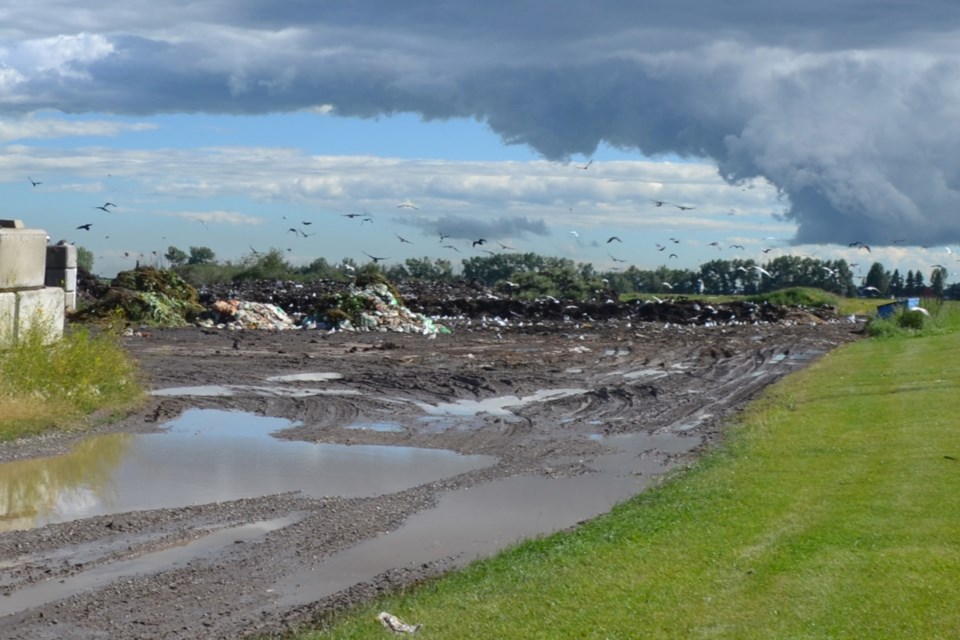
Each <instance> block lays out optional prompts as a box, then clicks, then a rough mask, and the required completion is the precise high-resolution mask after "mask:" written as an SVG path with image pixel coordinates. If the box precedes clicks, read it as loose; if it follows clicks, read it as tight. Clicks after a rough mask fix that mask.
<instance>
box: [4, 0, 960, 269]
mask: <svg viewBox="0 0 960 640" xmlns="http://www.w3.org/2000/svg"><path fill="white" fill-rule="evenodd" d="M8 4H9V3H8ZM23 4H27V3H23ZM95 4H96V6H95V7H81V6H77V5H78V3H75V2H68V1H65V0H34V2H32V3H29V6H10V7H3V8H0V151H2V152H0V203H2V204H0V206H2V207H3V210H2V211H0V217H2V218H18V219H21V220H23V221H24V223H25V224H26V225H27V226H28V227H32V228H42V229H45V230H46V231H47V233H48V234H49V235H50V238H51V241H53V242H56V241H58V240H61V239H64V240H67V241H69V242H73V243H76V244H78V245H81V246H84V247H86V248H88V249H90V250H91V251H92V252H93V253H94V256H95V265H94V266H95V268H94V270H95V271H96V272H97V273H99V274H101V275H107V276H111V275H113V274H115V273H116V272H117V271H118V270H122V269H126V268H130V267H132V266H133V265H134V264H135V263H136V262H137V261H138V260H139V261H140V262H141V263H143V264H152V263H158V262H159V261H160V260H161V257H162V255H163V254H164V253H166V251H167V248H168V247H170V246H177V247H179V248H181V249H183V250H185V251H186V250H189V247H191V246H204V247H209V248H211V249H213V250H214V252H215V254H216V256H217V258H218V259H221V260H240V259H242V258H243V257H244V256H245V255H249V254H250V253H251V252H252V251H259V252H262V251H266V250H268V249H271V248H276V249H280V250H281V251H283V252H284V254H285V255H286V256H287V259H288V260H289V261H290V262H292V263H293V264H297V265H299V264H308V263H309V262H311V261H312V260H314V259H316V258H318V257H324V258H326V259H327V260H328V261H329V262H331V263H336V262H338V261H339V260H341V259H343V258H351V259H353V260H355V261H357V262H359V263H363V262H367V261H368V260H369V256H376V257H382V258H386V259H387V260H386V262H387V263H388V264H389V263H400V262H402V261H404V260H405V259H407V258H420V257H429V258H444V259H448V260H451V261H452V262H453V263H454V265H455V266H456V265H459V263H460V260H462V259H465V258H469V257H471V256H484V255H487V254H486V253H484V252H485V251H486V252H495V253H496V252H509V251H524V252H526V251H533V252H536V253H540V254H544V255H553V256H559V257H566V258H570V259H573V260H575V261H577V262H590V263H593V264H594V265H595V266H596V267H597V268H599V269H610V268H623V267H624V266H626V265H630V264H633V265H636V266H637V267H638V268H641V269H652V268H656V267H657V266H659V265H666V266H669V267H675V268H690V269H696V268H697V267H698V265H700V264H702V263H703V262H704V261H708V260H713V259H718V258H719V259H728V260H730V259H734V258H742V259H746V258H753V259H755V260H757V261H758V262H761V263H762V262H765V261H767V260H770V259H772V258H774V257H777V256H779V255H788V254H793V255H805V256H811V257H815V258H820V259H823V260H834V259H840V258H843V259H846V260H847V261H848V262H850V263H855V264H858V265H859V267H857V268H855V269H854V272H855V273H856V272H858V271H859V272H860V273H862V274H866V272H867V270H868V269H869V266H870V264H871V263H872V262H874V261H879V262H882V263H883V264H884V265H885V266H886V267H887V268H888V269H890V270H892V269H894V268H899V269H900V270H901V271H902V272H905V271H907V270H908V269H909V270H921V271H923V272H924V273H925V274H929V273H930V271H931V270H932V268H933V265H944V266H946V267H947V269H948V272H949V273H950V274H951V276H950V277H949V278H948V282H949V281H957V278H956V276H955V275H954V271H960V265H958V264H957V259H960V255H957V254H958V253H960V246H957V244H958V243H960V215H958V212H960V206H958V205H960V154H958V153H957V152H956V150H957V149H960V117H958V116H960V100H958V98H960V37H958V36H960V3H956V2H955V1H954V0H919V1H917V0H913V1H910V2H906V1H902V2H901V1H898V0H887V1H885V2H877V1H875V0H872V1H867V0H807V1H805V2H803V3H796V2H786V1H783V0H740V1H738V2H736V3H729V2H727V3H721V2H716V1H715V0H711V1H709V2H707V1H704V0H662V1H661V0H652V1H645V2H635V1H633V0H622V1H615V0H608V1H604V0H599V1H597V2H592V3H584V2H570V1H568V0H511V1H510V2H503V1H502V0H488V1H487V2H484V3H478V2H467V1H465V0H463V1H457V0H433V1H424V0H406V1H405V2H396V1H395V0H369V1H365V2H356V1H354V2H350V1H346V0H340V1H339V2H326V1H322V0H316V1H313V2H304V1H302V0H297V1H282V0H279V1H278V0H274V1H271V2H265V1H260V0H232V1H230V2H224V1H207V2H205V1H202V0H201V1H196V0H191V1H190V2H186V1H179V0H173V1H169V2H163V3H158V2H143V1H141V0H124V1H123V2H119V1H116V0H103V1H102V2H98V3H95ZM108 202H109V203H112V205H115V206H112V205H106V203H108ZM658 202H660V203H662V204H660V205H658V204H657V203H658ZM98 207H103V209H106V211H104V210H103V209H101V208H98ZM348 214H360V216H356V217H348ZM364 218H369V220H368V221H366V222H364ZM85 224H90V225H91V226H90V228H89V230H85V229H78V228H77V227H78V226H79V225H85ZM441 236H443V237H442V238H441ZM480 238H483V239H485V240H486V242H485V243H484V244H476V245H475V244H474V241H475V240H478V239H480ZM613 238H616V239H613ZM854 242H861V243H866V244H867V245H868V246H869V247H870V249H869V250H867V249H864V248H859V247H852V246H850V244H851V243H854ZM660 247H665V249H663V250H660ZM671 254H673V257H671Z"/></svg>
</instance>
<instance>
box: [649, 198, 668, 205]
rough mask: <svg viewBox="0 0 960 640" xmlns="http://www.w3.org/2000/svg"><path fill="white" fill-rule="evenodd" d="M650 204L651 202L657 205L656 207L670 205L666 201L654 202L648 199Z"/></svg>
mask: <svg viewBox="0 0 960 640" xmlns="http://www.w3.org/2000/svg"><path fill="white" fill-rule="evenodd" d="M650 202H652V203H653V204H655V205H657V206H658V207H662V206H663V205H665V204H670V203H669V202H667V201H666V200H654V199H653V198H651V199H650Z"/></svg>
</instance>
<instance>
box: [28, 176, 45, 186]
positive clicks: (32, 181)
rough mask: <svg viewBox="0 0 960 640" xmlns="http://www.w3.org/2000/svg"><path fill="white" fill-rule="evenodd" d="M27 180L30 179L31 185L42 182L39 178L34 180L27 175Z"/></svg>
mask: <svg viewBox="0 0 960 640" xmlns="http://www.w3.org/2000/svg"><path fill="white" fill-rule="evenodd" d="M27 180H29V181H30V184H32V185H33V186H37V185H40V184H43V183H42V182H40V181H39V180H34V179H33V178H31V177H30V176H27Z"/></svg>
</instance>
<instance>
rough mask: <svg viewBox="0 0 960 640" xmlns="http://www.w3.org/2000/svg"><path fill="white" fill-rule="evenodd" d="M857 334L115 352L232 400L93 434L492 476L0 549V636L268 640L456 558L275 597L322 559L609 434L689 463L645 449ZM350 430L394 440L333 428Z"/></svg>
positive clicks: (553, 470) (120, 523) (43, 536)
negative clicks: (171, 427) (207, 413)
mask: <svg viewBox="0 0 960 640" xmlns="http://www.w3.org/2000/svg"><path fill="white" fill-rule="evenodd" d="M856 330H857V327H856V326H855V325H851V324H848V323H844V322H836V323H826V324H824V323H816V322H801V323H798V324H792V323H786V324H783V323H781V324H761V325H744V326H726V327H720V326H713V327H702V326H700V327H697V326H677V325H669V326H664V325H663V324H661V323H639V324H634V325H632V326H631V325H628V324H626V323H622V322H621V323H604V324H600V325H597V326H586V327H584V326H560V327H554V328H548V327H543V328H538V329H534V328H532V327H531V328H528V329H525V330H524V331H506V330H503V331H498V330H497V329H490V330H486V331H468V330H466V329H465V328H460V329H458V330H456V331H455V332H454V333H453V334H452V335H440V336H438V337H437V338H436V339H426V338H425V337H423V336H413V335H407V334H402V335H401V334H384V333H376V334H343V333H340V334H335V335H330V336H327V335H326V334H324V333H322V332H318V331H286V332H273V333H271V332H253V331H247V332H243V333H242V334H239V333H231V332H226V331H213V330H207V331H203V330H199V329H184V330H164V331H151V332H147V333H145V335H142V336H134V337H130V338H127V339H126V342H127V345H128V348H129V350H130V351H131V353H132V354H134V356H135V357H136V358H137V359H139V360H140V361H141V363H142V366H143V369H144V371H145V372H146V375H147V376H148V378H149V379H148V383H149V385H150V386H151V387H152V388H154V389H161V388H169V387H180V386H198V385H230V386H231V388H232V389H233V392H234V394H233V395H230V396H222V397H220V396H211V397H184V396H167V397H155V398H153V399H152V400H151V402H150V404H149V406H148V407H147V408H146V409H145V411H143V412H142V413H141V414H140V415H137V416H134V417H132V418H131V419H128V420H126V421H124V422H123V423H121V424H117V425H112V426H110V427H107V428H105V430H118V431H128V432H146V431H150V430H156V429H158V428H161V427H162V426H163V424H164V423H165V422H166V421H169V420H171V419H174V418H176V417H177V416H178V415H180V414H181V412H182V411H184V410H186V409H188V408H209V409H227V410H236V411H245V412H252V413H256V414H261V415H268V416H276V417H283V418H289V419H291V420H295V421H297V423H299V425H300V426H296V427H294V428H291V429H287V430H285V431H282V432H280V433H279V434H278V435H279V437H282V438H286V439H291V440H307V441H311V442H313V441H322V442H329V443H346V444H391V445H404V446H410V447H425V448H435V449H449V450H453V451H456V452H459V453H462V454H485V455H491V456H495V457H496V459H497V462H496V463H495V464H493V465H492V466H488V467H484V468H481V469H478V470H474V471H470V472H468V473H465V474H461V475H458V476H454V477H451V478H447V479H444V480H440V481H436V482H431V483H427V484H423V485H419V486H416V487H414V488H411V489H406V490H403V491H400V492H396V493H388V494H385V495H377V496H371V497H363V498H342V497H336V496H333V497H312V496H308V495H305V494H303V493H297V492H294V493H288V494H284V495H274V496H256V497H250V498H248V499H243V500H238V501H232V502H225V503H213V504H202V505H194V506H189V507H183V508H176V509H159V510H152V511H135V512H128V513H121V514H114V515H106V516H97V517H93V518H87V519H83V520H78V521H72V522H65V523H60V524H52V525H48V526H45V527H42V528H39V529H30V530H24V531H12V532H7V533H3V534H0V589H2V590H3V593H4V595H5V596H6V597H5V598H2V599H0V615H2V617H0V636H2V637H4V638H65V637H69V638H113V639H124V638H161V637H162V638H235V637H239V636H242V635H244V634H248V633H249V634H253V633H258V632H259V633H264V632H276V631H281V630H283V629H285V628H287V627H289V626H290V625H293V624H296V623H298V622H301V621H303V620H306V619H309V618H310V617H311V616H314V615H316V614H318V613H322V612H323V611H326V610H329V609H331V608H335V607H341V606H345V605H349V604H351V603H355V602H357V601H359V600H361V599H364V598H368V597H370V596H372V595H374V594H376V593H377V592H379V591H381V590H383V589H388V588H391V587H394V586H397V585H399V584H404V583H408V582H410V581H414V580H417V579H420V578H422V577H424V576H428V575H432V574H435V573H437V572H439V571H442V570H444V569H446V568H448V567H450V566H453V565H455V564H457V563H458V562H462V561H463V558H457V557H454V556H451V555H450V554H449V553H445V552H444V553H442V554H441V555H439V556H438V557H435V558H432V559H431V560H430V561H426V562H423V561H417V562H416V563H415V564H410V563H407V562H405V560H406V558H404V557H402V556H398V557H397V565H396V567H394V568H393V569H392V570H388V571H384V572H382V573H380V574H379V575H378V576H376V577H375V578H374V579H370V580H363V581H361V582H360V583H359V584H355V585H353V586H351V587H349V588H346V589H340V590H338V591H337V592H336V593H333V594H330V595H325V596H324V597H322V598H320V599H318V600H313V601H309V602H308V601H304V598H303V597H302V594H301V597H299V598H297V597H293V598H291V597H287V596H289V595H290V594H289V593H286V594H285V593H284V588H283V585H289V584H291V582H290V581H291V579H293V578H294V577H295V576H301V575H304V574H305V573H309V572H311V571H313V570H319V569H321V568H322V567H323V564H324V562H325V560H326V559H328V558H330V557H331V554H335V553H337V552H341V551H343V550H345V549H349V548H351V547H355V546H356V545H358V544H360V543H361V542H363V541H365V540H369V539H372V538H375V537H377V536H381V535H382V534H383V532H388V531H395V530H397V529H398V528H399V527H400V526H401V525H402V524H404V523H405V522H407V521H409V519H410V517H411V516H412V514H416V513H422V512H424V511H425V510H428V509H430V508H432V507H433V506H434V505H436V504H437V502H438V501H439V500H440V499H441V498H442V497H443V496H444V495H449V494H450V492H453V491H456V490H460V489H463V488H465V487H473V488H475V489H476V488H480V487H482V486H485V485H487V486H489V485H490V483H492V482H494V481H497V480H499V479H503V478H511V477H516V476H520V475H532V476H539V477H542V478H551V479H556V480H561V479H567V480H568V481H569V479H571V478H589V477H590V476H591V474H593V473H594V472H595V469H594V467H593V464H594V463H595V461H596V460H597V459H599V456H601V455H602V454H604V452H605V447H606V445H605V444H604V439H603V437H602V436H608V437H609V436H614V435H616V434H627V433H644V432H645V433H651V434H653V433H656V434H672V435H674V436H676V437H678V438H690V439H692V440H690V442H691V444H692V446H688V447H684V450H685V451H686V450H689V451H690V452H691V453H683V454H677V453H676V452H673V453H671V452H668V451H657V450H647V451H644V452H643V457H644V458H647V459H649V458H651V457H652V458H654V459H656V460H657V462H658V465H657V467H656V468H657V470H658V471H662V470H663V469H665V468H668V467H670V466H671V465H674V464H677V463H681V462H683V461H685V460H689V459H690V458H691V455H695V453H696V452H698V451H701V450H702V449H703V448H704V447H706V446H709V445H710V444H711V443H714V442H716V441H717V440H718V438H719V437H720V436H721V431H722V421H723V418H724V417H725V416H727V415H729V413H730V412H731V411H733V410H735V409H736V408H738V407H740V406H742V404H743V403H744V402H746V401H747V400H749V399H751V398H752V397H754V396H755V395H756V394H757V392H758V391H759V390H761V389H762V388H763V387H765V386H766V385H768V384H770V383H771V382H773V381H775V380H776V379H778V378H779V377H781V376H782V375H785V374H787V373H789V372H791V371H794V370H796V369H797V368H799V367H801V366H803V365H805V364H806V363H808V362H809V361H810V360H812V359H815V358H817V357H819V356H820V355H822V354H823V353H825V352H826V351H828V350H829V349H831V348H833V347H834V346H836V345H838V344H841V343H844V342H847V341H849V340H852V339H855V338H856V337H857V335H858V334H857V333H855V332H856ZM299 372H336V373H338V374H340V375H341V376H342V377H340V378H338V379H333V380H329V381H326V382H324V383H323V384H324V388H325V389H328V390H330V391H331V393H329V394H325V395H302V396H300V394H296V393H276V392H269V391H267V392H265V391H264V390H263V385H264V384H265V383H264V381H265V379H266V378H267V377H269V376H274V375H285V374H294V373H299ZM286 385H287V386H286V387H285V388H288V389H289V388H292V389H296V388H298V387H304V388H306V387H309V386H316V384H315V383H296V382H292V383H290V382H288V383H286ZM543 390H572V391H570V392H569V393H568V394H563V393H559V394H557V395H554V396H551V397H548V398H545V399H541V400H537V401H531V402H528V403H526V404H522V406H518V407H517V408H514V409H513V411H512V412H511V413H510V416H509V418H505V417H504V415H501V414H498V413H497V412H490V413H483V412H481V413H477V414H474V415H471V416H467V417H463V418H462V420H463V424H462V425H460V426H459V427H458V428H448V429H437V428H426V427H425V425H426V424H428V423H425V422H424V421H423V419H422V418H423V415H424V407H425V406H426V405H438V404H441V403H451V402H455V401H463V400H469V401H482V400H485V399H491V398H500V397H508V396H516V397H517V398H533V397H535V396H536V394H537V393H538V392H542V391H543ZM338 392H340V393H338ZM357 392H359V393H357ZM360 418H362V419H364V420H367V421H389V422H390V423H397V424H399V425H401V426H402V428H401V429H398V430H393V431H377V430H357V429H345V428H343V426H344V425H346V424H349V423H351V422H352V421H355V420H357V419H360ZM72 444H73V441H72V440H71V439H70V438H67V437H59V438H49V439H44V440H42V441H33V442H30V443H19V444H17V445H8V446H6V447H4V448H2V449H0V459H2V460H13V459H16V458H24V457H35V456H39V455H46V454H50V453H55V452H60V451H65V450H67V449H68V448H69V447H70V446H71V445H72ZM646 468H647V467H644V466H643V465H642V464H641V463H640V460H639V457H638V460H637V468H636V470H634V471H633V472H632V473H633V474H635V475H643V474H644V473H646V472H645V471H644V469H646ZM278 519H280V520H279V523H280V524H276V525H274V527H275V528H273V530H270V531H269V532H266V533H264V534H262V535H258V536H256V537H254V538H251V539H252V540H253V542H252V543H244V544H240V543H239V542H243V541H242V540H237V541H236V542H238V543H236V544H233V542H234V541H233V540H232V539H231V541H230V542H231V544H227V545H222V546H220V547H215V548H213V550H211V551H209V552H207V553H205V554H203V555H200V556H198V557H194V558H192V559H191V560H190V561H189V562H178V563H176V564H171V565H170V566H154V567H152V568H150V569H149V570H138V571H134V572H133V573H132V574H124V575H123V577H122V578H120V579H117V580H111V579H109V577H101V578H97V579H94V577H93V576H97V575H100V573H105V571H106V570H107V569H106V568H109V567H116V568H118V570H119V568H122V567H124V566H127V564H126V563H128V561H131V560H134V559H138V558H140V559H143V558H150V557H151V554H155V553H157V552H160V551H163V550H170V549H176V548H178V547H180V546H183V545H185V544H186V543H188V542H191V541H194V540H196V539H198V538H202V537H204V536H205V535H206V534H208V533H209V532H210V531H211V530H215V529H218V528H220V529H223V528H228V527H241V526H242V525H245V524H248V523H251V522H258V521H267V520H270V521H278ZM238 531H239V529H238ZM231 535H233V534H232V533H231ZM241 535H242V534H240V533H237V534H236V536H237V537H240V536H241ZM158 557H160V558H162V557H163V556H158ZM158 562H161V564H162V561H158ZM98 572H99V573H98ZM84 580H87V582H86V583H85V582H84ZM57 584H61V585H64V587H65V588H66V587H68V586H70V585H71V584H73V585H76V584H89V585H90V586H89V588H83V589H80V590H79V591H78V592H76V593H72V594H70V595H68V597H64V598H62V599H54V598H53V596H50V595H49V594H50V593H53V591H51V589H50V587H51V585H57ZM75 590H76V589H75ZM45 594H46V595H45ZM45 600H50V601H49V602H44V601H45ZM40 603H42V604H40ZM33 605H37V606H33Z"/></svg>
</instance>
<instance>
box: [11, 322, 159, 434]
mask: <svg viewBox="0 0 960 640" xmlns="http://www.w3.org/2000/svg"><path fill="white" fill-rule="evenodd" d="M142 396H143V389H142V387H141V385H140V383H139V381H138V379H137V373H136V367H135V365H134V363H133V362H132V361H131V360H130V359H129V357H128V356H127V354H126V353H125V352H124V351H123V349H122V348H121V346H120V345H119V344H118V343H117V340H116V337H115V336H114V335H112V334H111V333H110V332H101V333H98V334H97V335H93V334H91V333H90V332H89V331H88V330H86V329H84V328H74V329H72V330H69V331H68V332H67V334H66V335H65V336H64V339H63V340H61V341H59V342H57V343H54V344H50V345H48V344H45V343H44V341H43V338H42V334H41V333H40V332H33V333H31V334H29V335H27V336H25V337H23V338H22V339H21V340H20V342H19V343H18V344H17V345H16V346H15V347H13V348H8V349H0V440H11V439H14V438H19V437H23V436H28V435H34V434H37V433H40V432H42V431H45V430H48V429H52V428H60V429H64V428H74V427H77V426H82V425H83V424H87V423H89V421H90V420H95V419H97V418H98V417H101V416H102V417H103V419H106V418H108V417H110V416H111V415H115V414H117V413H121V412H124V411H126V410H129V409H130V408H132V407H134V406H135V405H136V404H137V403H138V402H139V401H140V399H141V398H142Z"/></svg>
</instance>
